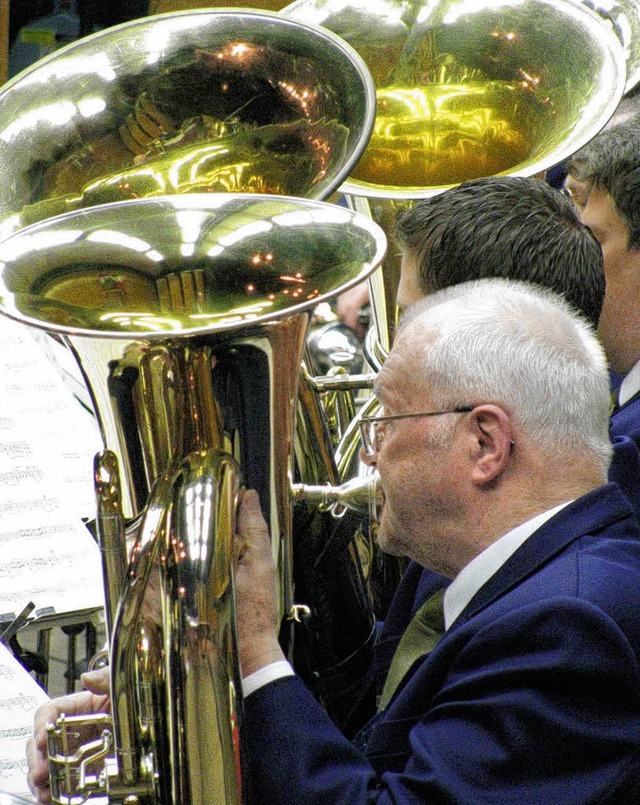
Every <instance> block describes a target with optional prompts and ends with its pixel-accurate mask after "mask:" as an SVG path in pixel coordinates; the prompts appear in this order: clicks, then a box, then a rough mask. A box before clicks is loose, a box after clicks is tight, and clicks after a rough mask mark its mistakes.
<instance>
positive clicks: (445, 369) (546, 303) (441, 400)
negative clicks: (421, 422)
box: [399, 279, 611, 471]
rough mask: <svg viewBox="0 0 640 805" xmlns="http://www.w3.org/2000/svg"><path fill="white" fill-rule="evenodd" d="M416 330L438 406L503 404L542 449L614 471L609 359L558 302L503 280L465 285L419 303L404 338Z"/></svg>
mask: <svg viewBox="0 0 640 805" xmlns="http://www.w3.org/2000/svg"><path fill="white" fill-rule="evenodd" d="M414 327H418V328H420V329H422V328H424V330H425V334H426V333H427V332H428V334H429V335H428V337H427V338H420V337H417V338H415V337H413V338H412V340H411V343H412V344H424V345H425V352H424V363H423V366H424V380H425V383H426V384H427V388H428V389H429V394H430V397H431V400H432V402H434V403H435V404H436V405H437V406H442V407H443V408H447V407H455V406H458V405H464V404H478V403H482V402H487V403H495V404H497V405H501V406H503V407H504V408H505V409H506V410H507V411H508V413H509V415H510V416H511V417H512V419H513V421H514V422H515V423H517V424H518V425H519V426H520V427H522V428H523V429H524V430H525V432H526V433H527V434H528V435H529V436H531V437H532V438H534V439H536V441H538V442H539V443H540V446H541V448H542V450H543V451H545V452H546V449H547V448H548V449H549V453H550V454H553V453H556V454H557V452H558V451H559V450H560V451H562V450H563V449H570V450H579V451H584V450H587V451H588V452H589V453H591V454H592V456H593V458H594V459H595V460H596V461H597V462H598V463H599V464H600V465H601V466H602V468H603V469H606V467H608V463H609V461H610V458H611V445H610V440H609V434H608V423H609V400H610V392H609V374H608V370H607V361H606V357H605V354H604V351H603V349H602V347H601V346H600V343H599V342H598V340H597V338H596V336H595V334H594V332H593V329H592V327H591V325H590V324H588V323H587V322H586V321H585V320H584V319H583V318H581V317H580V316H579V315H578V314H577V313H575V312H574V311H573V309H572V308H571V307H570V306H569V305H568V304H567V303H566V302H565V301H564V300H563V299H561V298H560V297H559V296H558V295H556V294H554V293H553V292H550V291H545V290H543V289H540V288H537V287H534V286H532V285H529V284H527V283H522V282H514V281H510V280H505V279H486V280H478V281H475V282H466V283H462V284H460V285H456V286H453V287H451V288H446V289H444V290H442V291H439V292H437V293H435V294H432V295H431V296H429V297H427V298H425V299H424V300H421V301H420V302H417V303H416V304H415V305H413V306H412V307H411V308H410V309H409V310H408V311H407V312H406V314H405V316H404V317H403V319H402V321H401V324H400V330H399V334H400V333H402V332H403V331H404V330H405V329H406V328H410V329H411V330H412V331H413V328H414ZM414 335H415V334H414ZM434 338H435V340H434ZM433 346H435V347H436V348H435V349H433V348H432V347H433ZM550 471H552V468H550Z"/></svg>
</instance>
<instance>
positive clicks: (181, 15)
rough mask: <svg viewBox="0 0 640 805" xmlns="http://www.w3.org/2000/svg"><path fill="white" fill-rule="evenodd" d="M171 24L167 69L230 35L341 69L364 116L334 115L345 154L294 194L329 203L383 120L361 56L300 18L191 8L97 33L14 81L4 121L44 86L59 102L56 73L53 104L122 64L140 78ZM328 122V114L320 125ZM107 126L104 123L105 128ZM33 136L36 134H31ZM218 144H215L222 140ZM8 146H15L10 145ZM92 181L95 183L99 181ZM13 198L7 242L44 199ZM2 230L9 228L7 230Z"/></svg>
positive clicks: (5, 98) (5, 89) (6, 93)
mask: <svg viewBox="0 0 640 805" xmlns="http://www.w3.org/2000/svg"><path fill="white" fill-rule="evenodd" d="M181 21H182V22H181ZM189 23H191V24H192V27H193V31H191V28H190V25H189ZM167 24H171V29H170V31H171V33H170V34H169V36H170V37H171V38H170V39H169V40H168V44H166V45H165V46H164V49H163V51H162V59H161V61H160V62H159V63H158V64H159V65H161V66H164V67H166V66H167V65H170V64H171V60H172V59H173V58H174V57H175V55H176V53H177V51H178V50H179V49H184V48H185V47H192V48H193V49H194V50H196V49H198V48H205V49H206V48H207V47H213V46H215V44H216V37H217V36H219V37H220V38H221V39H222V41H224V39H225V37H227V38H228V37H230V36H246V39H247V41H248V42H249V43H256V44H258V45H262V46H265V47H281V48H282V50H283V52H286V53H287V54H289V55H290V56H291V58H292V59H296V58H301V57H302V58H304V57H308V58H309V59H311V60H313V61H315V63H316V64H317V65H321V64H322V62H323V61H326V60H328V63H329V64H331V65H334V66H337V67H340V68H341V70H340V76H339V80H338V81H337V85H336V88H335V89H336V91H339V90H342V91H343V93H344V94H346V91H347V89H348V90H349V95H350V97H351V101H352V102H353V103H354V104H357V117H356V114H355V112H353V114H352V110H351V109H350V107H347V106H345V105H344V104H343V106H342V107H341V108H340V110H339V111H338V113H337V114H336V117H335V122H337V123H339V124H341V125H342V126H343V127H346V128H347V129H348V143H347V146H346V148H345V152H344V154H342V155H341V156H340V159H332V161H331V163H330V165H329V167H328V168H327V169H326V173H325V174H324V175H323V176H322V178H321V179H319V180H317V181H316V183H315V184H313V185H312V186H310V187H309V188H308V190H307V191H306V192H305V193H304V194H303V193H296V194H295V195H299V196H301V197H304V198H320V199H326V198H329V197H331V195H332V194H333V193H335V192H336V191H337V189H338V188H339V186H340V185H341V184H342V182H343V181H344V180H345V179H346V177H347V176H348V175H349V174H350V173H351V172H352V170H353V169H354V167H355V166H356V164H357V163H358V162H359V160H360V158H361V156H362V154H363V153H364V151H365V149H366V147H367V144H368V142H369V139H370V136H371V132H372V130H373V124H374V122H375V115H376V91H375V85H374V82H373V78H372V76H371V73H370V71H369V69H368V68H367V66H366V64H365V62H364V60H363V59H362V57H361V56H360V55H359V54H358V53H357V52H356V51H355V49H354V48H353V47H352V46H351V45H349V44H348V43H347V42H346V41H345V40H344V39H342V38H341V37H339V36H337V35H336V34H335V33H333V32H332V31H329V30H328V29H326V28H323V27H321V26H316V25H311V24H309V23H307V22H305V21H301V20H290V19H287V18H284V17H281V16H280V15H279V14H278V13H277V12H274V11H263V10H261V9H252V8H234V7H229V8H198V9H186V10H182V11H176V12H165V13H161V14H155V15H151V16H148V17H143V18H139V19H135V20H130V21H128V22H123V23H120V24H118V25H114V26H111V27H109V28H106V29H103V30H100V31H96V32H94V33H92V34H89V35H87V36H85V37H82V38H81V39H78V40H76V41H74V42H71V43H69V44H67V45H64V46H63V47H61V48H59V49H57V50H56V51H54V52H53V53H50V54H48V55H47V56H45V57H43V58H42V59H40V60H38V61H37V62H35V63H33V64H32V65H30V66H29V67H27V68H25V69H24V70H22V71H21V72H20V73H18V74H17V75H15V76H13V77H12V78H11V79H10V80H9V81H7V82H6V83H5V84H4V85H3V86H2V87H1V88H0V123H2V124H4V125H5V126H8V125H9V124H11V125H12V126H13V125H15V123H16V122H17V121H18V120H19V116H21V115H24V114H25V111H27V112H28V111H29V108H28V106H27V104H30V102H31V101H30V97H29V94H28V93H29V92H31V93H32V94H33V87H34V86H36V85H38V84H41V85H42V94H43V96H44V98H45V100H49V102H50V103H51V102H52V101H51V100H50V98H49V97H48V96H47V93H49V94H51V90H49V89H47V85H48V84H50V79H49V78H48V76H50V75H54V76H55V79H56V83H54V84H53V85H52V86H53V92H54V93H55V96H52V99H53V100H55V101H56V102H57V103H60V102H61V101H62V102H65V101H66V100H67V99H71V100H72V101H75V100H76V98H75V96H74V95H73V93H74V92H76V91H82V92H86V91H87V89H86V86H85V84H87V80H88V79H90V78H92V77H93V76H94V75H96V76H97V75H99V76H100V81H101V82H102V83H104V84H107V83H109V82H111V81H112V80H113V79H108V80H107V79H106V78H104V76H103V72H104V70H105V69H106V70H107V71H108V70H109V69H110V70H111V71H112V72H113V74H114V76H115V77H120V71H121V69H122V65H123V64H125V65H126V66H127V69H130V63H131V64H133V68H134V69H133V71H132V72H131V74H133V75H135V74H136V72H135V71H136V70H137V69H138V68H141V67H143V66H145V67H149V66H151V67H153V66H154V65H155V62H154V63H153V64H152V63H151V62H149V64H147V62H143V61H142V58H143V57H144V56H145V55H147V56H148V55H149V54H148V53H146V51H145V50H144V49H142V50H141V51H140V52H139V51H138V49H136V45H137V44H139V42H138V40H139V39H142V37H146V39H145V40H144V41H145V42H146V41H149V37H150V35H154V34H155V33H156V32H157V33H158V34H159V33H161V32H162V28H161V27H160V26H162V25H167ZM174 30H175V31H177V33H176V34H174V33H173V31H174ZM200 31H202V36H200ZM96 53H102V54H104V56H105V58H106V59H107V60H108V64H107V65H106V67H104V65H103V67H101V68H100V71H98V68H96V67H94V66H93V65H92V61H91V59H90V58H88V57H91V56H93V55H95V54H96ZM167 54H168V55H167ZM118 58H121V59H122V62H121V63H119V62H118V61H117V59H118ZM81 59H84V60H85V61H86V64H87V67H86V69H85V67H84V66H83V65H82V63H81V61H80V60H81ZM135 59H140V61H139V62H135V63H134V60H135ZM67 60H68V61H69V62H70V63H71V65H72V67H75V61H77V62H78V64H79V65H80V68H79V69H78V70H77V71H76V72H74V71H73V70H72V72H71V75H70V77H69V78H67V77H66V73H64V74H58V73H57V72H56V70H55V68H56V66H57V65H58V63H60V64H61V65H64V64H65V63H66V62H67ZM72 60H75V61H72ZM76 87H77V90H76ZM22 93H25V101H24V104H25V108H24V109H23V108H21V107H20V106H19V104H20V103H23V102H22V101H21V100H20V99H21V96H22ZM63 93H68V94H67V95H64V94H63ZM110 112H111V110H110V109H109V108H108V107H107V108H106V111H105V112H104V113H101V114H103V115H104V114H106V113H110ZM3 117H4V118H5V119H3ZM327 119H328V118H327V116H326V114H325V115H324V116H323V117H322V118H320V119H319V121H318V122H322V121H324V120H327ZM314 122H315V121H314ZM329 122H331V121H329ZM102 125H103V124H102V123H100V126H102ZM113 131H117V129H113ZM104 133H111V129H106V130H98V134H100V135H101V134H104ZM28 134H29V131H27V135H28ZM3 136H4V131H0V138H2V137H3ZM21 136H22V137H23V138H24V137H25V133H24V132H23V133H21ZM63 136H67V134H66V133H65V134H63ZM69 136H71V135H69ZM211 141H212V142H214V141H215V138H214V139H212V140H211ZM6 142H7V145H8V146H9V142H10V141H9V140H7V141H6ZM12 146H13V144H12V143H11V147H12ZM31 147H32V148H36V149H37V148H38V147H39V142H38V141H37V140H36V141H34V143H33V145H31ZM24 150H26V148H25V149H24ZM9 164H10V163H9ZM14 178H15V177H14ZM8 181H12V180H8ZM23 181H24V179H23V177H22V176H21V175H19V176H18V177H17V179H16V182H18V183H20V182H23ZM92 181H93V183H95V177H94V178H93V179H92ZM12 183H15V182H12ZM18 192H21V193H22V192H23V191H22V190H20V191H18ZM225 192H226V191H225ZM12 193H13V191H12ZM291 195H293V194H291ZM6 198H7V200H6V201H5V199H4V197H0V224H2V223H3V222H10V226H11V227H12V228H10V229H8V230H7V231H6V233H5V232H4V231H3V232H2V234H0V242H1V241H2V240H4V239H5V237H9V236H11V235H13V234H15V232H16V231H18V230H19V229H20V228H23V227H24V226H28V225H30V224H31V223H34V222H35V221H34V220H33V219H32V220H31V221H29V222H28V223H20V224H17V223H16V224H14V223H13V219H16V218H18V217H19V216H20V215H21V214H22V211H23V209H24V208H25V207H27V206H28V205H33V204H34V203H35V202H37V201H39V200H40V199H38V198H36V199H34V200H33V201H27V200H23V201H21V202H20V206H17V204H16V203H15V201H14V200H13V196H12V195H11V194H7V196H6ZM97 203H99V202H97ZM105 203H109V202H105ZM87 206H89V205H87ZM74 209H77V208H74ZM57 214H64V211H60V212H59V213H58V212H55V213H51V214H50V215H49V216H47V217H54V216H55V215H57ZM40 220H42V219H40ZM1 229H2V227H0V230H1Z"/></svg>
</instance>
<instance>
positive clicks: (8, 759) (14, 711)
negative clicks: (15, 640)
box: [0, 643, 49, 801]
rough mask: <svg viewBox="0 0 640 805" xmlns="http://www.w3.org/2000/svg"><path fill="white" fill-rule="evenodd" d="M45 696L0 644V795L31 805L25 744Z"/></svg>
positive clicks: (45, 699) (46, 697)
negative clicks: (19, 796) (23, 799)
mask: <svg viewBox="0 0 640 805" xmlns="http://www.w3.org/2000/svg"><path fill="white" fill-rule="evenodd" d="M48 698H49V697H48V696H47V694H46V693H45V692H44V691H43V690H42V688H41V687H40V686H39V685H38V684H37V682H36V681H35V680H34V679H32V677H31V676H30V675H29V674H28V673H27V672H26V671H25V669H24V668H23V667H22V666H21V665H20V663H19V662H18V661H17V660H16V659H15V658H14V656H13V654H12V653H11V652H10V651H9V649H8V648H6V646H5V645H3V644H2V643H0V791H3V792H8V793H10V794H19V795H21V796H23V797H26V798H27V799H29V800H30V801H34V800H33V798H32V797H31V795H30V793H29V789H28V786H27V782H26V777H27V761H26V757H25V744H26V742H27V738H29V736H30V735H31V734H32V732H33V716H34V714H35V711H36V710H37V709H38V707H39V706H40V705H41V704H44V702H46V701H47V700H48Z"/></svg>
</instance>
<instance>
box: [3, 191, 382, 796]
mask: <svg viewBox="0 0 640 805" xmlns="http://www.w3.org/2000/svg"><path fill="white" fill-rule="evenodd" d="M385 246H386V240H385V237H384V234H383V233H382V231H381V230H380V229H379V228H378V227H377V226H376V225H375V224H374V223H373V222H372V221H371V220H370V219H368V218H367V217H365V216H360V215H357V214H356V213H353V212H351V211H349V210H347V209H345V208H343V207H339V206H336V205H331V204H327V203H323V202H319V201H311V200H307V201H304V200H302V199H296V198H284V197H275V196H258V195H244V194H222V193H220V194H206V195H202V194H191V195H186V196H171V197H161V198H158V199H140V200H138V201H127V202H120V203H117V204H107V205H101V206H97V207H92V208H89V209H87V210H82V211H78V212H72V213H68V214H66V215H63V216H59V217H56V218H53V219H49V220H47V221H44V222H41V223H39V224H35V225H34V226H32V227H29V228H25V229H22V230H21V231H20V232H18V233H17V234H15V235H14V236H13V237H11V238H9V239H8V240H7V241H5V242H4V243H3V248H2V259H1V260H0V312H2V313H3V314H6V315H9V316H10V317H12V318H14V319H16V320H18V321H21V322H23V323H25V324H27V325H31V326H37V327H40V328H43V329H45V330H47V331H50V332H53V333H57V334H58V335H59V336H60V337H61V338H63V339H64V340H65V341H66V343H67V344H68V345H69V347H70V349H71V350H72V352H73V354H74V355H75V357H76V359H77V361H78V364H79V366H80V368H81V371H82V372H83V375H84V377H85V379H86V382H87V386H88V388H89V391H90V393H91V396H92V399H93V401H94V407H95V411H96V416H97V418H98V420H99V423H100V427H101V431H102V435H103V440H104V443H105V446H106V448H107V451H106V452H105V454H104V455H102V456H101V457H99V458H98V460H97V463H96V467H95V476H96V479H97V484H96V488H97V493H98V520H97V531H98V535H99V538H100V540H101V542H102V543H103V550H104V551H105V553H106V554H107V555H109V556H111V557H112V558H113V566H114V567H116V568H117V567H118V566H119V562H120V561H121V552H122V550H123V545H122V543H123V540H124V539H125V535H126V531H127V529H126V527H125V525H126V523H127V522H128V521H130V520H131V518H135V517H141V519H142V522H141V525H140V527H139V530H138V538H137V542H136V544H135V547H134V549H133V552H132V554H131V559H130V562H129V565H128V567H127V571H126V574H125V577H124V579H120V584H116V585H114V586H112V588H106V589H105V592H106V596H107V598H109V597H110V596H111V597H113V596H118V595H119V602H118V606H117V607H114V606H113V605H112V603H111V604H108V606H107V608H108V611H109V612H110V613H112V614H110V619H111V620H112V621H113V628H112V634H111V638H110V642H111V669H112V696H113V703H112V713H113V727H112V729H110V730H107V731H108V733H109V736H110V737H109V738H108V739H105V738H100V737H99V736H98V737H96V738H95V741H96V743H94V744H91V742H90V745H89V746H87V747H86V748H85V749H83V750H82V752H81V755H82V756H83V757H84V756H85V755H89V756H92V752H94V751H95V752H97V753H98V754H99V755H102V754H103V753H104V752H105V747H107V746H108V749H109V751H108V752H107V754H108V760H107V762H106V764H105V766H104V774H102V775H101V774H93V773H92V774H91V775H89V778H90V779H85V778H84V777H83V776H82V774H83V772H82V770H78V769H77V763H76V762H74V761H73V759H72V758H70V757H69V753H68V751H67V749H66V747H65V744H66V742H67V739H68V737H69V736H68V735H67V734H66V732H65V731H64V730H63V725H60V730H61V732H59V733H55V734H53V735H52V737H51V741H52V752H51V754H52V756H53V759H54V763H53V768H52V771H53V773H54V775H56V784H55V787H56V790H58V789H59V790H61V791H62V792H63V794H61V796H60V798H58V799H56V801H59V802H63V801H65V796H66V794H64V792H67V793H69V790H68V788H66V787H65V786H67V784H69V785H73V786H76V788H75V789H74V790H73V792H72V796H78V797H82V796H91V797H93V796H98V795H101V796H103V795H106V796H107V797H108V798H109V801H111V802H131V803H132V802H134V801H136V802H140V803H147V802H148V803H162V805H164V804H165V803H167V805H169V803H177V802H180V803H185V805H187V804H191V803H193V805H218V803H219V804H220V805H233V803H236V802H237V803H239V802H241V798H242V783H241V766H240V762H239V748H238V747H239V745H238V732H237V730H238V724H239V721H240V719H241V714H242V706H241V696H240V688H239V683H238V675H239V669H238V665H237V661H236V657H235V644H234V628H233V623H234V609H233V595H232V578H231V567H232V557H233V550H234V545H233V540H234V535H235V531H236V526H235V512H236V506H237V501H238V494H239V487H240V484H241V482H242V480H244V482H245V483H246V484H247V486H250V487H252V488H254V489H256V490H257V491H258V493H259V495H260V500H261V502H262V506H263V510H264V513H265V517H266V519H267V522H268V524H269V527H270V531H271V534H272V535H273V552H274V557H275V559H276V562H277V566H278V574H279V603H280V610H281V613H282V615H283V616H284V615H286V614H288V613H298V612H299V611H300V610H299V609H298V608H296V606H295V605H294V598H293V595H294V590H293V577H294V564H295V563H296V562H300V561H301V559H300V558H299V557H296V556H295V551H294V543H293V507H292V503H293V498H294V495H293V494H292V486H291V480H292V475H293V462H292V458H293V445H294V434H295V430H296V429H295V427H294V420H295V413H296V406H297V399H298V397H297V388H298V384H299V375H300V366H301V358H302V353H303V350H304V346H305V338H306V333H307V328H308V322H309V317H310V312H311V309H312V308H313V307H314V306H315V305H316V304H317V303H318V302H319V301H322V300H324V299H327V298H329V297H331V296H334V295H335V294H336V293H339V292H341V291H342V290H346V289H347V288H349V287H351V286H352V285H354V284H357V283H359V282H362V281H363V280H364V279H365V278H366V277H367V275H368V274H369V273H370V272H371V271H372V270H374V269H375V267H376V266H377V265H378V264H379V262H380V260H381V259H382V256H383V254H384V250H385ZM322 480H324V479H322ZM359 494H360V497H362V493H359ZM295 497H296V500H298V499H299V498H300V496H299V495H296V496H295ZM312 505H315V503H314V502H313V501H312ZM311 520H312V521H313V523H312V524H315V522H316V521H317V518H316V517H315V515H314V516H312V517H311ZM316 536H318V535H317V534H312V535H311V537H310V539H311V541H310V542H309V541H308V542H307V543H306V544H305V545H304V550H305V551H307V552H309V551H312V550H313V551H316V552H321V553H323V554H324V559H325V560H329V566H330V569H331V575H332V576H333V577H337V576H340V581H346V580H347V579H346V576H347V572H348V570H349V568H348V565H349V563H352V564H353V566H354V567H356V568H357V567H358V561H359V557H358V555H357V553H356V551H355V549H354V547H353V545H351V544H348V545H347V547H346V548H345V549H344V557H343V558H342V559H341V565H340V567H341V570H340V573H337V571H336V564H335V562H334V561H333V560H334V557H333V552H341V553H342V551H341V549H342V547H343V546H342V545H338V544H336V543H334V544H333V545H332V546H331V547H332V549H333V550H332V551H326V550H324V549H325V548H326V547H327V546H326V544H325V542H324V541H323V539H322V537H323V536H324V535H323V534H320V537H321V539H320V540H319V542H317V543H314V542H313V539H314V538H315V537H316ZM351 536H352V535H350V539H351ZM296 548H297V546H296ZM305 555H308V554H305ZM313 571H314V573H315V574H316V575H317V574H320V576H319V577H321V576H322V573H328V570H326V569H323V561H322V560H319V561H317V562H316V563H315V565H314V567H313ZM118 572H119V571H118V570H117V569H116V570H115V573H116V574H117V573H118ZM343 576H344V578H343ZM354 578H356V577H352V578H351V582H353V581H354ZM314 579H315V577H314ZM298 586H301V587H302V586H303V584H302V582H299V581H298V580H296V596H297V594H298V589H297V588H298ZM310 586H313V585H312V584H311V582H310ZM346 586H347V588H348V589H351V587H349V585H346ZM352 586H353V585H352ZM319 592H321V593H322V596H323V597H326V594H327V591H326V589H323V590H321V591H319ZM352 594H354V593H353V590H352ZM311 601H313V597H312V598H311ZM296 603H298V602H296ZM301 603H303V604H307V601H306V600H303V601H302V602H301ZM364 603H365V604H366V603H368V602H367V601H365V602H364ZM313 609H314V607H313V606H309V611H313ZM363 612H364V615H363V617H362V620H363V625H364V627H365V631H366V638H367V640H372V639H373V635H374V628H373V626H374V625H373V622H372V618H371V611H370V609H367V610H363ZM366 615H368V616H369V619H368V620H367V618H366V617H365V616H366ZM340 618H341V622H340V627H341V628H340V630H339V631H340V632H341V633H344V635H345V637H348V636H349V635H350V633H351V632H350V627H349V626H348V624H345V623H344V621H345V620H346V619H345V618H344V611H343V610H342V611H340ZM312 620H313V624H312V626H311V632H310V634H311V638H310V639H309V640H308V643H307V646H306V647H305V650H309V649H315V648H316V644H318V643H320V642H321V637H320V635H316V633H315V632H314V629H317V628H318V627H317V626H316V625H315V623H316V618H315V613H314V618H313V619H312ZM318 620H319V619H318ZM319 622H320V623H321V628H322V629H324V630H327V631H331V628H332V627H331V626H330V625H328V624H327V623H326V622H322V621H319ZM354 646H355V648H360V644H359V643H356V644H354V643H351V644H350V645H349V653H352V652H353V651H354ZM339 648H340V649H341V648H342V646H339ZM335 649H336V646H335V644H331V646H330V647H329V649H328V650H326V651H324V652H323V653H322V655H321V656H322V662H321V665H320V668H319V670H320V673H319V675H318V676H319V678H321V679H323V680H324V679H325V678H327V677H329V679H330V683H331V684H333V681H334V680H335V679H336V678H338V677H339V674H340V673H342V667H341V665H340V663H339V662H338V661H337V659H341V658H343V657H344V656H345V655H344V654H339V652H337V653H338V654H339V656H338V658H337V659H336V657H335V656H334V652H335ZM359 678H360V677H358V679H359ZM340 681H342V680H340ZM330 683H329V682H327V684H328V685H329V684H330ZM71 729H72V732H73V730H74V729H75V726H72V728H71ZM111 745H113V749H111ZM69 781H71V782H69ZM67 801H68V800H67ZM74 801H80V799H77V800H74Z"/></svg>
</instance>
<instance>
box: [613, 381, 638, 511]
mask: <svg viewBox="0 0 640 805" xmlns="http://www.w3.org/2000/svg"><path fill="white" fill-rule="evenodd" d="M617 385H618V386H619V385H620V384H619V383H618V384H617ZM609 435H610V437H611V442H612V444H613V458H612V461H611V467H610V468H609V480H610V481H614V482H615V483H617V484H618V486H619V487H620V488H621V489H622V491H623V492H624V493H625V495H626V496H627V498H628V499H629V500H630V501H631V504H632V505H633V507H634V509H635V510H636V516H638V518H639V519H640V394H636V395H635V397H632V398H631V399H630V400H629V401H628V402H626V403H625V404H624V405H623V406H622V407H621V408H618V409H616V410H615V411H614V412H613V413H612V414H611V417H610V418H609Z"/></svg>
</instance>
